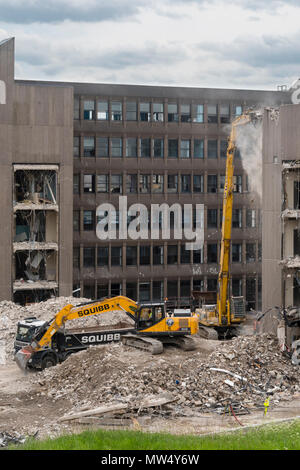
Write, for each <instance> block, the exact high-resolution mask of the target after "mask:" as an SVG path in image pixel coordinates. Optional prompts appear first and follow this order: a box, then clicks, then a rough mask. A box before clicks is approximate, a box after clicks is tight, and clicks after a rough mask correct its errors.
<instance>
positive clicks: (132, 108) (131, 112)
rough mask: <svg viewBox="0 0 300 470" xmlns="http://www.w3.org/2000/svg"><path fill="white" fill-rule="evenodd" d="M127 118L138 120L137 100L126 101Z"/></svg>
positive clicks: (128, 119)
mask: <svg viewBox="0 0 300 470" xmlns="http://www.w3.org/2000/svg"><path fill="white" fill-rule="evenodd" d="M126 119H127V121H136V120H137V104H136V102H135V101H128V102H127V103H126Z"/></svg>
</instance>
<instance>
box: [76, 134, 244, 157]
mask: <svg viewBox="0 0 300 470" xmlns="http://www.w3.org/2000/svg"><path fill="white" fill-rule="evenodd" d="M81 144H82V145H81ZM165 154H166V157H167V158H208V159H216V158H219V157H220V158H226V154H227V140H225V139H223V140H218V139H208V140H205V139H196V138H195V139H184V138H180V139H178V138H166V139H164V138H162V137H160V138H150V137H146V138H139V137H124V138H123V137H105V136H101V137H95V136H82V137H80V136H75V137H74V157H99V158H109V157H111V158H122V157H123V155H125V156H126V157H128V158H138V157H141V158H164V156H165ZM235 157H237V158H240V152H239V150H238V149H236V152H235Z"/></svg>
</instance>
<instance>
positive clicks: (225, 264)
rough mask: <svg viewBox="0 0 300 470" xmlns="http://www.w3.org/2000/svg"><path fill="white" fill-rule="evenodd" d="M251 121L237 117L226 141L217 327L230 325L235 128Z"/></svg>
mask: <svg viewBox="0 0 300 470" xmlns="http://www.w3.org/2000/svg"><path fill="white" fill-rule="evenodd" d="M252 120H253V115H252V114H251V113H249V114H242V115H241V116H239V117H237V118H236V119H235V120H234V121H233V123H232V127H231V133H230V136H229V139H228V147H227V159H226V174H225V186H224V196H223V220H222V239H221V252H220V270H219V275H218V290H217V314H218V318H219V325H220V326H222V325H230V323H231V320H230V301H229V295H228V288H229V263H230V242H231V227H232V206H233V189H234V187H233V170H234V165H233V160H234V153H235V149H236V138H237V128H238V127H239V126H242V125H245V124H247V123H249V122H251V121H252Z"/></svg>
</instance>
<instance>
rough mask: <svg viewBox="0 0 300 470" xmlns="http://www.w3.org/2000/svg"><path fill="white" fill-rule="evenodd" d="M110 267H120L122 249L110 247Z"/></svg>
mask: <svg viewBox="0 0 300 470" xmlns="http://www.w3.org/2000/svg"><path fill="white" fill-rule="evenodd" d="M110 263H111V266H122V247H121V246H112V247H111V256H110Z"/></svg>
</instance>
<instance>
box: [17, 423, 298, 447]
mask: <svg viewBox="0 0 300 470" xmlns="http://www.w3.org/2000/svg"><path fill="white" fill-rule="evenodd" d="M9 449H17V450H299V449H300V420H295V421H292V422H289V423H285V424H280V425H278V424H277V425H265V426H260V427H257V428H254V429H251V430H244V431H243V430H240V431H236V432H231V433H227V434H226V433H222V434H218V435H214V436H206V437H200V436H196V435H180V436H177V435H173V434H160V433H153V434H152V433H145V432H142V431H108V430H98V431H85V432H83V433H81V434H73V435H66V436H61V437H59V438H57V439H47V440H44V441H39V440H29V441H27V442H26V443H25V444H24V445H22V446H14V447H10V448H9Z"/></svg>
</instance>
